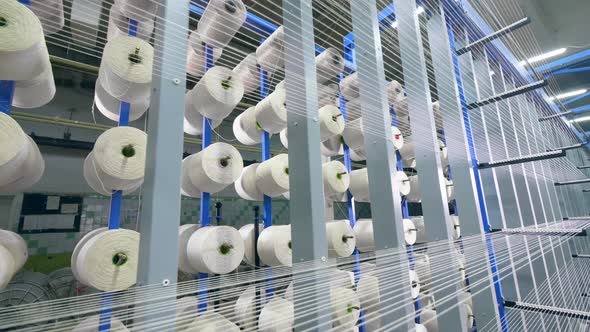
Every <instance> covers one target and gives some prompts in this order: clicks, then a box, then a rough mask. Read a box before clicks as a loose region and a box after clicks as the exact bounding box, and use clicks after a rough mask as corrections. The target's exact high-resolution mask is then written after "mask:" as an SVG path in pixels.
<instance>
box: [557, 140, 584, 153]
mask: <svg viewBox="0 0 590 332" xmlns="http://www.w3.org/2000/svg"><path fill="white" fill-rule="evenodd" d="M586 144H588V142H582V143H576V144H573V145H568V146H562V147H559V148H555V149H547V152H550V151H557V150H574V149H579V148H582V147H584V145H586Z"/></svg>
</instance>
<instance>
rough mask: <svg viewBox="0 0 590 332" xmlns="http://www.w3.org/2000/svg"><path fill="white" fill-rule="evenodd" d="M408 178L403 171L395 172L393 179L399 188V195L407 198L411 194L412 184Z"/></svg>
mask: <svg viewBox="0 0 590 332" xmlns="http://www.w3.org/2000/svg"><path fill="white" fill-rule="evenodd" d="M410 178H411V177H410ZM410 178H408V176H407V175H406V173H404V172H403V171H397V172H396V173H395V175H394V178H393V179H394V181H395V182H396V183H397V185H398V186H399V193H400V195H402V196H407V195H409V194H410V193H411V192H412V190H413V187H412V182H411V181H410Z"/></svg>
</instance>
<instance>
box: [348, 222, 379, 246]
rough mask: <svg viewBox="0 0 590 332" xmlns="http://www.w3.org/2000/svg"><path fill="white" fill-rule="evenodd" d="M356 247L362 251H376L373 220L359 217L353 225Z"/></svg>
mask: <svg viewBox="0 0 590 332" xmlns="http://www.w3.org/2000/svg"><path fill="white" fill-rule="evenodd" d="M353 230H354V236H355V239H356V247H357V249H358V250H359V251H360V252H368V251H375V240H374V239H373V220H371V219H359V220H357V221H356V223H355V224H354V227H353Z"/></svg>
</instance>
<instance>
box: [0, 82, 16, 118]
mask: <svg viewBox="0 0 590 332" xmlns="http://www.w3.org/2000/svg"><path fill="white" fill-rule="evenodd" d="M15 86H16V82H15V81H0V112H2V113H6V114H8V115H10V113H11V110H12V97H14V88H15Z"/></svg>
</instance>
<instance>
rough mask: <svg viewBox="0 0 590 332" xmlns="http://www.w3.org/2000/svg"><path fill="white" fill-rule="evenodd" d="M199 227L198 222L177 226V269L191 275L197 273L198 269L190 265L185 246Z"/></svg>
mask: <svg viewBox="0 0 590 332" xmlns="http://www.w3.org/2000/svg"><path fill="white" fill-rule="evenodd" d="M199 227H200V226H199V225H198V224H186V225H180V227H178V269H179V270H180V271H182V272H184V273H188V274H191V275H195V274H197V273H199V271H197V270H196V269H194V268H193V267H192V266H191V264H190V261H189V258H188V254H187V250H186V248H187V245H188V240H189V239H190V238H191V236H192V235H193V233H195V232H196V231H197V230H198V229H199Z"/></svg>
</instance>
